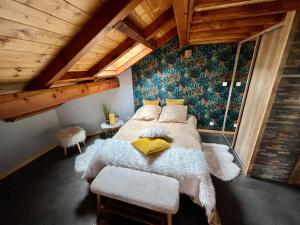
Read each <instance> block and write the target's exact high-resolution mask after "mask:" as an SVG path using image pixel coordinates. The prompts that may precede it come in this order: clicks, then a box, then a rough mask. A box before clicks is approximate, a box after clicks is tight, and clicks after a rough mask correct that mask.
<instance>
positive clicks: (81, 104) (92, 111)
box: [56, 69, 134, 133]
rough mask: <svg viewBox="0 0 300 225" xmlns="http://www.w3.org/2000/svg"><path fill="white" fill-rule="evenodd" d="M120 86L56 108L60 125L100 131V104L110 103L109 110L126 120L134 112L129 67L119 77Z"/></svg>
mask: <svg viewBox="0 0 300 225" xmlns="http://www.w3.org/2000/svg"><path fill="white" fill-rule="evenodd" d="M118 78H119V80H120V87H119V88H115V89H112V90H109V91H105V92H102V93H99V94H95V95H90V96H87V97H83V98H79V99H75V100H73V101H70V102H67V103H65V104H63V105H62V106H60V107H59V108H57V109H56V111H57V115H58V118H59V121H60V124H61V126H62V127H68V126H73V125H79V126H81V127H82V128H83V129H85V130H86V131H87V132H88V133H93V132H98V131H100V130H101V129H100V124H101V123H102V122H104V121H105V118H104V115H103V112H102V105H103V104H104V103H107V104H110V105H111V110H112V111H113V112H116V113H117V114H119V115H120V118H121V119H123V120H127V118H128V117H131V116H132V115H133V114H134V103H133V90H132V76H131V69H128V70H127V71H125V72H124V73H123V74H122V75H120V76H119V77H118Z"/></svg>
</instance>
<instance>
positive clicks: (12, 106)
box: [0, 78, 120, 120]
mask: <svg viewBox="0 0 300 225" xmlns="http://www.w3.org/2000/svg"><path fill="white" fill-rule="evenodd" d="M119 86H120V84H119V80H118V79H117V78H115V79H110V80H102V81H99V82H91V83H86V84H79V85H74V86H66V87H58V88H50V89H44V90H36V91H25V92H19V93H14V94H7V95H1V96H0V119H1V120H6V119H9V118H16V117H20V116H23V115H26V114H30V113H34V112H36V111H39V110H43V109H46V108H49V107H53V106H56V105H58V104H62V103H64V102H66V101H69V100H72V99H76V98H80V97H83V96H87V95H91V94H95V93H99V92H103V91H106V90H109V89H112V88H116V87H119Z"/></svg>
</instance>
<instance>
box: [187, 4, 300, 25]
mask: <svg viewBox="0 0 300 225" xmlns="http://www.w3.org/2000/svg"><path fill="white" fill-rule="evenodd" d="M297 9H300V1H294V0H282V1H275V2H266V3H261V4H257V5H245V6H239V7H231V8H226V9H216V10H211V11H205V12H198V13H194V16H193V23H205V22H213V21H222V20H231V19H241V18H247V17H256V16H266V15H273V14H281V13H286V12H288V11H290V10H297Z"/></svg>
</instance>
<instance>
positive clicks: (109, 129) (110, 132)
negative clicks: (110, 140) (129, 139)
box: [101, 119, 124, 137]
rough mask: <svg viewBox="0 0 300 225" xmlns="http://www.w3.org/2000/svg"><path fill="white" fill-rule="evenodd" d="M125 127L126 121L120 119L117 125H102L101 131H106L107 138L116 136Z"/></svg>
mask: <svg viewBox="0 0 300 225" xmlns="http://www.w3.org/2000/svg"><path fill="white" fill-rule="evenodd" d="M123 125H124V121H123V120H121V119H119V120H118V122H116V123H115V124H112V125H110V124H107V123H106V122H103V123H101V129H102V130H103V131H104V133H105V135H106V136H107V137H112V136H114V134H115V133H117V131H118V130H119V129H120V127H122V126H123Z"/></svg>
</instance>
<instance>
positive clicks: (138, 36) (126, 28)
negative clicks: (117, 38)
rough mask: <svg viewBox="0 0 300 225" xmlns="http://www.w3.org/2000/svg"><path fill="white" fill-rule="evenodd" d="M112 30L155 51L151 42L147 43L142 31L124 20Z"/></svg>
mask: <svg viewBox="0 0 300 225" xmlns="http://www.w3.org/2000/svg"><path fill="white" fill-rule="evenodd" d="M114 29H116V30H118V31H120V32H122V33H124V34H126V35H127V36H128V37H130V38H131V39H133V40H135V41H136V42H139V43H142V44H143V45H146V46H147V47H148V48H151V49H155V48H156V46H155V45H154V44H153V43H151V41H147V40H146V39H145V38H144V36H143V34H142V31H140V30H139V29H138V28H137V27H136V26H135V25H134V24H132V23H131V22H130V21H129V20H128V19H126V18H125V19H124V20H121V21H119V22H118V23H117V24H116V25H115V26H114Z"/></svg>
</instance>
